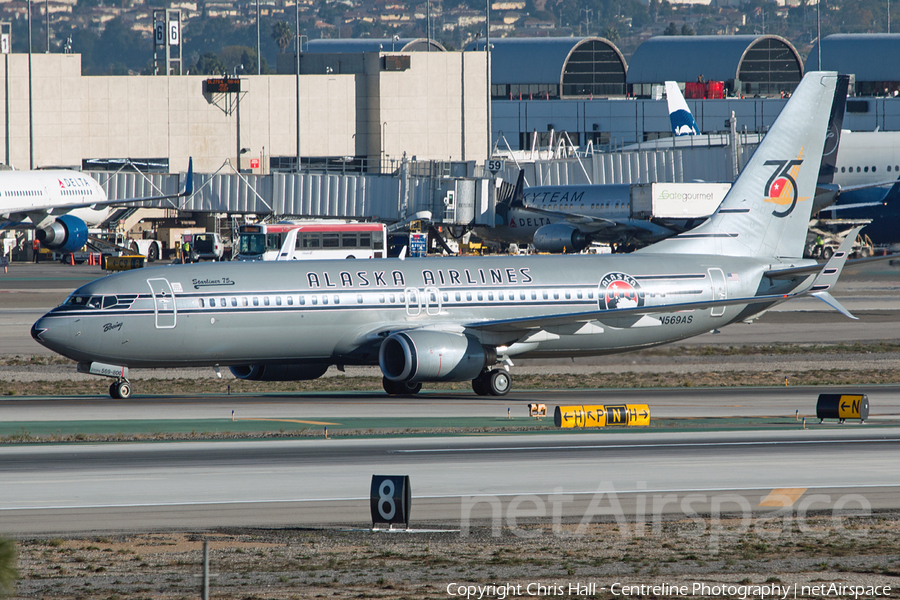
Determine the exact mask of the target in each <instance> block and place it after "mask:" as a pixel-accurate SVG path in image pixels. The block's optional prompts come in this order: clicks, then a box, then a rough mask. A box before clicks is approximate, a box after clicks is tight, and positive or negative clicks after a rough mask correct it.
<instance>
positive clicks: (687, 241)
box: [643, 71, 838, 258]
mask: <svg viewBox="0 0 900 600" xmlns="http://www.w3.org/2000/svg"><path fill="white" fill-rule="evenodd" d="M837 80H838V76H837V74H836V73H833V72H823V71H813V72H810V73H807V74H806V75H805V76H804V77H803V80H802V81H801V82H800V85H799V86H797V89H796V91H795V92H794V94H793V96H792V97H791V99H790V100H789V101H788V103H787V104H786V105H785V107H784V108H783V109H782V111H781V114H780V115H778V118H777V119H776V120H775V123H774V124H773V125H772V128H771V129H770V130H769V133H768V134H766V137H765V138H763V141H762V143H761V144H760V145H759V148H757V150H756V152H754V153H753V157H752V158H751V159H750V162H749V163H747V166H746V167H745V168H744V170H743V171H742V172H741V174H740V176H738V178H737V180H736V181H735V182H734V185H733V186H732V188H731V191H729V192H728V195H726V196H725V199H724V200H723V201H722V204H721V205H720V206H719V208H718V209H717V210H716V212H715V213H714V214H713V215H712V216H711V217H710V218H709V219H708V220H707V221H705V222H704V223H703V224H701V225H700V226H699V227H697V228H696V229H693V230H691V231H688V232H686V233H682V234H680V235H678V236H675V237H673V238H670V239H668V240H663V241H662V242H659V243H657V244H654V245H652V246H649V247H647V248H645V249H644V250H643V251H644V252H666V253H671V252H678V253H690V254H720V255H726V256H757V257H764V258H768V257H772V258H800V257H802V256H803V246H804V243H805V241H806V232H807V227H808V225H809V219H810V214H811V212H812V207H813V198H814V196H815V193H816V180H817V178H818V175H819V166H820V163H821V159H822V150H823V147H824V145H825V136H826V132H827V128H828V121H829V117H830V115H831V107H832V104H833V103H834V101H835V88H836V84H837Z"/></svg>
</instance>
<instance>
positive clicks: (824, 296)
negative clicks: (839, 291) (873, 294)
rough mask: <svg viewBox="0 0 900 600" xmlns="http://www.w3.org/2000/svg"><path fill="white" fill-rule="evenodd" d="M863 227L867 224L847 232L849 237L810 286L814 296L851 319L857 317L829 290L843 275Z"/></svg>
mask: <svg viewBox="0 0 900 600" xmlns="http://www.w3.org/2000/svg"><path fill="white" fill-rule="evenodd" d="M863 227H865V225H863V226H860V227H854V228H853V229H852V230H851V231H850V233H848V234H847V237H845V238H844V241H843V242H841V245H840V246H839V247H838V249H837V251H836V252H835V253H834V255H833V256H832V257H831V258H829V259H828V262H826V263H825V266H824V267H822V270H821V271H820V272H819V274H818V275H817V276H816V278H815V279H814V280H813V282H812V285H811V286H810V287H809V291H810V293H811V294H812V295H813V296H815V297H816V298H818V299H819V300H821V301H822V302H824V303H825V304H827V305H828V306H830V307H831V308H833V309H835V310H836V311H838V312H840V313H841V314H842V315H844V316H847V317H850V318H851V319H856V317H854V316H853V315H852V314H850V311H848V310H847V309H846V308H844V307H843V306H841V304H840V302H838V301H837V300H835V298H834V297H833V296H832V295H831V294H829V293H828V290H829V289H831V287H832V286H833V285H834V284H835V283H837V280H838V277H840V276H841V270H843V268H844V265H845V264H846V263H847V259H848V258H849V257H850V252H851V250H853V243H854V242H855V241H856V236H858V235H859V232H860V231H861V230H862V228H863Z"/></svg>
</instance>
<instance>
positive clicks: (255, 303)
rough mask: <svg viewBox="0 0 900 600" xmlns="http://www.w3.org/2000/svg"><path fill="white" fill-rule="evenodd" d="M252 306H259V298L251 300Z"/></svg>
mask: <svg viewBox="0 0 900 600" xmlns="http://www.w3.org/2000/svg"><path fill="white" fill-rule="evenodd" d="M253 306H259V298H253Z"/></svg>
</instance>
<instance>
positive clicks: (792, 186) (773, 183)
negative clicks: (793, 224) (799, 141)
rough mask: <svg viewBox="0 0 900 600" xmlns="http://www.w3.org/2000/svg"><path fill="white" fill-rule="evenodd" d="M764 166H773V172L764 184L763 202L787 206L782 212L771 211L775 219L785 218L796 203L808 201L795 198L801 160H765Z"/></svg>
mask: <svg viewBox="0 0 900 600" xmlns="http://www.w3.org/2000/svg"><path fill="white" fill-rule="evenodd" d="M801 155H802V153H801ZM764 164H765V165H773V166H774V167H775V171H774V172H773V173H772V176H771V177H769V181H767V182H766V189H765V197H764V198H763V201H764V202H771V203H772V204H778V205H779V206H785V205H787V208H785V209H784V210H783V211H781V212H779V211H777V210H774V211H772V214H773V215H774V216H776V217H786V216H788V215H789V214H791V213H792V212H793V211H794V207H795V206H797V202H801V201H803V200H808V199H809V198H798V197H797V175H798V174H799V173H800V165H801V164H803V159H802V158H799V157H798V158H796V159H794V160H767V161H766V162H765V163H764Z"/></svg>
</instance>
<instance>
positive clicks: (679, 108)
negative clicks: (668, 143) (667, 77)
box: [666, 81, 700, 136]
mask: <svg viewBox="0 0 900 600" xmlns="http://www.w3.org/2000/svg"><path fill="white" fill-rule="evenodd" d="M666 103H667V104H668V105H669V120H670V121H671V122H672V134H673V135H676V136H679V135H700V130H699V129H697V123H696V122H695V121H694V115H692V114H691V109H690V108H688V105H687V102H685V100H684V96H683V95H682V94H681V90H680V89H679V88H678V84H677V83H675V82H674V81H667V82H666Z"/></svg>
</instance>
